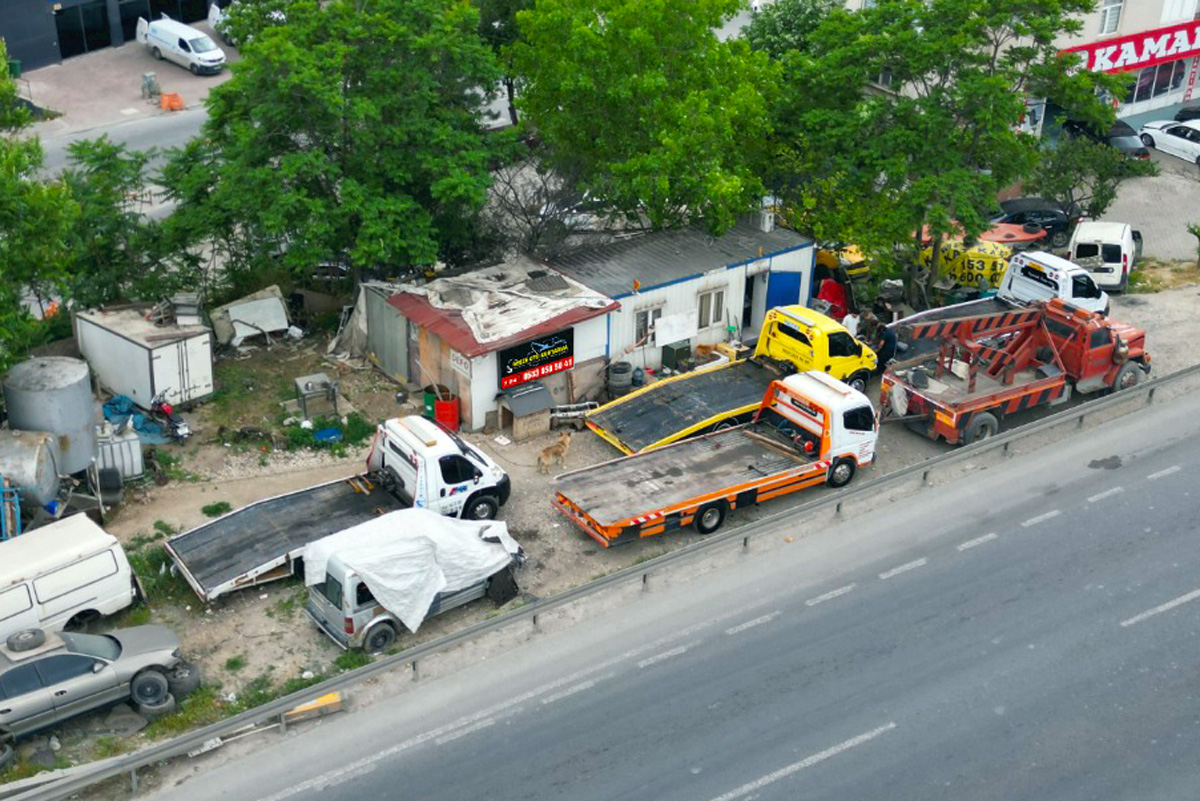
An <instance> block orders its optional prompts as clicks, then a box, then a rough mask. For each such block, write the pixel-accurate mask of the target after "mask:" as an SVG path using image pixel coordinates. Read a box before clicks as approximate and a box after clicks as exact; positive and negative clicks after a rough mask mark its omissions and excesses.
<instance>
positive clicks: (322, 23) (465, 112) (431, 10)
mask: <svg viewBox="0 0 1200 801" xmlns="http://www.w3.org/2000/svg"><path fill="white" fill-rule="evenodd" d="M478 27H479V16H478V12H477V10H476V8H475V7H474V6H473V5H471V4H470V3H468V2H464V1H463V0H405V2H403V3H400V2H391V1H390V0H328V2H317V0H295V2H290V3H288V4H287V8H286V18H285V19H275V20H273V21H272V22H271V24H264V25H263V26H262V27H261V28H260V29H258V30H256V31H254V35H253V36H252V37H251V38H249V39H248V40H247V41H246V42H245V43H244V46H243V55H244V59H243V62H242V63H241V64H239V65H235V66H234V71H235V75H234V77H233V79H232V80H230V81H228V82H227V83H225V84H223V85H222V86H220V87H217V88H216V89H214V91H213V92H212V94H211V95H210V98H209V119H208V121H207V123H206V125H205V129H204V139H203V140H202V141H201V142H199V143H192V144H190V145H189V146H188V147H187V148H184V149H181V150H180V151H178V152H177V153H176V154H175V155H174V156H173V158H172V160H171V163H170V164H169V165H168V166H167V168H166V169H165V170H164V173H165V175H166V176H167V181H166V186H167V189H168V192H169V193H170V194H171V197H172V199H174V200H175V201H176V202H177V203H178V204H179V206H178V210H177V212H176V214H177V215H179V216H180V219H179V220H177V221H175V222H174V224H173V228H174V229H175V230H176V231H190V232H192V233H193V234H194V235H212V236H214V237H216V238H217V239H219V240H223V241H225V242H226V243H230V244H231V246H230V247H229V249H228V252H227V254H226V255H227V257H228V258H229V259H231V260H232V267H233V268H235V269H237V268H238V267H245V266H246V265H247V264H248V263H249V262H248V261H243V260H244V259H245V260H253V259H255V258H260V259H261V258H263V257H264V254H266V255H270V252H271V249H272V246H271V243H274V250H275V251H276V253H277V254H278V255H279V256H280V257H281V258H282V259H283V261H284V262H285V263H286V264H288V265H290V266H292V267H294V268H296V269H303V268H305V267H306V266H307V267H311V265H313V264H317V263H320V262H322V261H327V260H344V261H346V262H347V263H349V264H351V265H353V266H354V267H355V268H356V269H357V268H364V267H373V266H376V265H387V266H389V267H392V266H396V265H403V266H408V265H430V264H433V263H434V262H436V261H437V260H439V259H442V260H445V261H447V262H451V263H458V262H460V261H463V260H469V258H470V257H471V255H472V251H473V248H475V247H476V246H477V244H478V236H477V231H476V228H475V226H474V225H473V224H472V221H473V219H474V218H475V216H476V215H477V213H478V211H479V209H480V208H481V207H482V206H483V203H484V201H485V199H486V193H487V188H488V185H489V180H490V179H489V174H488V168H489V165H490V160H491V158H492V157H493V155H494V154H495V151H496V147H497V145H498V142H499V140H496V139H494V138H492V139H489V135H488V134H486V133H484V132H483V131H482V129H481V127H480V125H479V114H480V105H481V99H482V98H483V97H484V95H485V93H486V92H487V91H490V89H491V87H494V86H495V85H496V82H497V80H498V79H499V77H500V73H499V70H498V67H497V64H496V59H495V56H494V54H493V53H492V51H491V50H490V49H489V48H488V46H487V45H486V44H485V43H484V42H483V41H482V40H481V39H480V37H479V32H478ZM256 254H257V255H256Z"/></svg>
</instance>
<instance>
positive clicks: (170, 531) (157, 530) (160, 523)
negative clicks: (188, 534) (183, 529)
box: [154, 520, 179, 539]
mask: <svg viewBox="0 0 1200 801" xmlns="http://www.w3.org/2000/svg"><path fill="white" fill-rule="evenodd" d="M178 533H179V529H177V528H175V526H172V525H171V524H170V523H168V522H167V521H165V520H155V521H154V535H155V536H154V538H155V539H162V538H163V537H170V536H173V535H175V534H178Z"/></svg>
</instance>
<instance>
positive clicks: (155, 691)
mask: <svg viewBox="0 0 1200 801" xmlns="http://www.w3.org/2000/svg"><path fill="white" fill-rule="evenodd" d="M129 697H130V698H132V699H133V700H134V702H135V703H136V704H137V705H138V706H139V707H141V706H148V707H152V708H153V707H157V706H159V705H160V704H162V703H164V702H165V701H166V700H167V699H168V698H170V697H171V685H170V684H169V683H168V682H167V677H166V676H164V675H163V674H162V672H161V671H159V670H155V669H154V668H148V669H146V670H143V671H142V672H141V673H139V674H137V675H136V676H134V677H133V681H131V682H130V683H129Z"/></svg>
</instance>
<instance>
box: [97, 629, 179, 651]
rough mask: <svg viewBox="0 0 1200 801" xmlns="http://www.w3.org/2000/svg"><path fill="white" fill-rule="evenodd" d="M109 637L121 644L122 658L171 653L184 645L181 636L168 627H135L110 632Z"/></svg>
mask: <svg viewBox="0 0 1200 801" xmlns="http://www.w3.org/2000/svg"><path fill="white" fill-rule="evenodd" d="M109 636H110V637H112V638H113V639H115V640H116V641H117V642H119V643H121V657H122V658H125V657H130V656H137V655H139V654H148V653H153V652H155V651H168V652H170V651H174V650H175V649H177V648H180V647H182V645H183V643H181V642H180V641H179V635H177V634H176V633H175V632H173V631H171V630H170V629H169V628H167V627H166V626H134V627H133V628H131V629H118V630H117V631H113V632H110V633H109Z"/></svg>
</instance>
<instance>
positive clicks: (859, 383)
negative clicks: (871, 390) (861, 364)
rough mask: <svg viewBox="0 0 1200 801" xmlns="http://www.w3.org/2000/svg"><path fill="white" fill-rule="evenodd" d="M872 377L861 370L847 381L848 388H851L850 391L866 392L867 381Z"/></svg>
mask: <svg viewBox="0 0 1200 801" xmlns="http://www.w3.org/2000/svg"><path fill="white" fill-rule="evenodd" d="M870 377H871V374H870V373H868V372H867V371H866V370H859V371H858V372H857V373H855V374H854V375H852V376H850V377H849V378H847V379H846V386H848V387H850V389H854V390H858V391H859V392H866V391H867V379H868V378H870Z"/></svg>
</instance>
